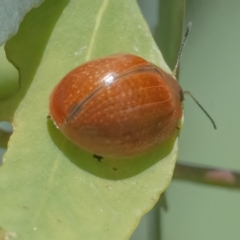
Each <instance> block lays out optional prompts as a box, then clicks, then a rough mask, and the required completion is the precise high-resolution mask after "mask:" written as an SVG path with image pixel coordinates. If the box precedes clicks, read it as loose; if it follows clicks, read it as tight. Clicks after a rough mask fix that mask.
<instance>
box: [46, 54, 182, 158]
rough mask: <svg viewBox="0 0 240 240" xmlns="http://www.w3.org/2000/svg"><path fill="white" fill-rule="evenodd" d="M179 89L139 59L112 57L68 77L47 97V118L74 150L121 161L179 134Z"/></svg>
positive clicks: (180, 106)
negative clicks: (48, 115) (120, 159)
mask: <svg viewBox="0 0 240 240" xmlns="http://www.w3.org/2000/svg"><path fill="white" fill-rule="evenodd" d="M182 100H183V91H182V89H181V87H180V86H179V84H178V82H177V81H176V80H175V79H174V78H173V76H171V75H170V74H168V73H166V72H165V71H163V70H162V69H161V68H159V67H157V66H156V65H154V64H152V63H150V62H148V61H146V60H144V59H143V58H141V57H138V56H135V55H131V54H116V55H111V56H108V57H104V58H100V59H96V60H93V61H90V62H87V63H85V64H83V65H80V66H79V67H77V68H75V69H74V70H72V71H71V72H70V73H68V74H67V75H66V76H65V77H64V78H63V79H62V80H61V82H60V83H59V84H58V85H57V86H56V87H55V89H54V90H53V92H52V94H51V97H50V115H51V118H52V120H53V121H54V123H55V124H56V126H57V127H58V128H59V129H60V131H61V132H62V133H63V134H64V135H65V136H66V137H67V138H69V139H70V140H71V141H72V142H73V143H75V144H76V145H78V146H79V147H81V148H83V149H86V150H88V151H89V152H92V153H93V154H96V155H99V156H102V157H114V158H125V157H131V156H137V155H140V154H142V153H144V152H146V151H148V150H150V149H153V148H154V147H157V146H161V145H162V144H163V143H165V142H166V141H167V140H169V139H170V138H171V137H172V136H173V135H174V134H177V132H178V131H179V126H180V121H181V118H182Z"/></svg>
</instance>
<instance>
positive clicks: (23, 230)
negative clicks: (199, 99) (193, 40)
mask: <svg viewBox="0 0 240 240" xmlns="http://www.w3.org/2000/svg"><path fill="white" fill-rule="evenodd" d="M55 23H56V24H55ZM6 49H7V52H8V57H9V59H10V60H11V61H12V62H13V63H14V65H15V66H16V67H17V68H18V69H19V72H20V80H21V88H20V90H19V92H18V94H16V95H15V97H14V98H12V99H11V100H8V101H4V102H0V119H2V120H6V119H8V120H9V119H10V120H11V119H12V118H13V126H14V133H13V135H12V136H11V138H10V142H9V145H8V150H7V153H6V154H5V158H4V162H3V165H2V166H1V168H0V227H1V228H3V229H5V231H7V232H11V233H13V234H15V236H17V238H18V239H24V240H32V239H34V240H41V239H44V240H45V239H51V240H61V239H62V240H65V239H71V240H74V239H97V240H101V239H103V240H106V239H115V240H118V239H128V238H129V236H130V235H131V234H132V232H133V231H134V229H135V228H136V226H137V224H138V222H139V220H140V218H141V217H142V216H143V214H144V213H146V212H147V211H149V210H150V209H151V208H152V207H153V206H154V204H155V203H156V201H157V200H158V198H159V196H160V194H161V193H162V192H163V191H164V190H165V189H166V188H167V186H168V184H169V182H170V180H171V177H172V173H173V169H174V165H175V160H176V155H177V146H176V145H177V143H176V141H175V138H173V139H171V141H169V142H168V143H166V145H165V146H164V147H163V148H161V149H157V150H154V151H152V152H150V153H146V154H145V155H143V156H140V157H136V158H131V159H126V160H117V159H104V160H103V161H102V162H98V161H97V160H96V159H94V158H93V157H92V154H91V153H88V152H85V151H83V150H81V149H79V148H78V147H76V146H75V145H73V144H72V143H70V142H69V141H68V140H67V139H66V138H65V137H64V136H62V134H61V133H60V132H59V131H58V130H57V129H56V128H55V126H54V125H53V124H52V122H51V121H48V120H47V115H48V101H49V95H50V93H51V91H52V89H53V87H54V86H55V85H56V84H57V83H58V82H59V80H60V79H61V78H62V77H63V76H64V75H65V74H66V73H67V72H68V71H70V70H71V69H73V68H74V67H76V66H77V65H79V64H81V63H84V62H86V61H87V60H90V59H94V58H97V57H102V56H105V55H108V54H113V53H117V52H128V53H133V54H137V55H139V56H142V57H144V58H146V59H148V60H149V61H151V62H153V63H155V64H157V65H159V66H161V67H162V68H163V69H165V70H166V71H168V68H167V67H166V65H165V63H164V61H163V59H162V57H161V54H160V52H159V51H158V49H157V47H156V44H155V42H154V41H153V39H152V36H151V34H150V32H149V29H148V27H147V25H146V23H145V21H144V19H143V17H142V15H141V13H140V11H139V8H138V6H137V3H136V2H135V1H133V0H121V1H115V0H102V1H100V0H99V1H94V2H91V3H90V2H89V0H71V1H69V2H68V1H59V0H48V1H45V2H44V3H43V4H42V5H41V6H40V7H39V8H38V9H36V10H33V11H31V12H30V13H29V14H28V15H27V17H26V18H25V19H24V21H23V23H22V25H21V27H20V31H19V33H18V34H17V35H16V37H14V38H13V39H12V40H11V41H9V43H8V45H7V46H6ZM14 112H15V114H14V117H13V113H14Z"/></svg>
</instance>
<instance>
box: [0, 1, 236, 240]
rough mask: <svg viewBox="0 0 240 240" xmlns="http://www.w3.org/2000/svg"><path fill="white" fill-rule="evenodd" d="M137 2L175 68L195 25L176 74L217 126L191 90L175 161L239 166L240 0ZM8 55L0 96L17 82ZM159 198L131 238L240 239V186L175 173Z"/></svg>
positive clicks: (1, 128) (3, 130)
mask: <svg viewBox="0 0 240 240" xmlns="http://www.w3.org/2000/svg"><path fill="white" fill-rule="evenodd" d="M138 3H139V6H140V8H141V11H142V13H143V15H144V17H145V19H146V21H147V22H148V24H149V27H150V29H151V31H152V34H153V36H154V37H155V39H156V42H157V43H158V45H159V46H160V49H161V51H162V53H163V54H164V57H165V59H166V61H167V63H168V64H169V66H170V67H171V68H172V67H173V66H174V64H175V61H176V60H175V58H176V53H177V52H178V49H179V44H180V41H181V39H180V38H181V32H182V27H183V29H185V28H186V26H187V23H188V22H190V21H191V22H192V24H193V26H192V29H191V32H190V34H189V37H188V39H187V43H186V45H185V48H184V51H183V55H182V58H181V64H180V65H181V66H180V72H179V81H180V84H181V86H182V88H183V89H184V90H189V91H191V93H192V94H193V95H194V96H195V97H196V98H197V99H198V101H199V102H200V103H201V104H202V105H203V106H204V107H205V109H206V110H207V111H208V112H209V113H210V114H211V116H212V117H213V118H214V120H215V121H216V124H217V127H218V129H217V130H214V129H213V127H212V124H211V122H210V121H209V120H208V119H207V117H206V116H205V115H204V113H203V112H202V111H201V110H200V109H199V107H198V106H197V105H196V104H195V103H194V102H193V101H192V100H191V99H190V98H188V96H186V100H185V102H184V109H185V121H184V127H183V130H182V133H181V136H180V146H179V158H178V161H179V162H185V163H190V164H196V165H199V166H208V167H218V168H223V169H229V170H235V171H238V170H240V159H239V158H240V157H239V156H240V146H239V145H240V144H239V143H240V140H239V136H240V129H239V125H238V124H239V122H240V107H239V106H240V77H239V69H240V67H239V65H240V45H239V43H240V27H239V26H240V1H239V0H186V1H183V0H162V1H160V0H138ZM166 3H167V6H166ZM166 26H167V27H166ZM4 58H5V56H4V51H3V48H0V62H1V64H0V77H4V78H9V81H8V83H9V90H8V91H7V92H6V91H4V92H2V91H1V89H3V88H1V85H0V100H3V99H4V98H6V97H8V96H10V95H11V94H14V93H15V91H16V90H17V89H18V81H17V71H16V70H14V69H13V68H12V66H11V65H8V63H7V62H6V61H5V59H4ZM3 68H4V71H3ZM0 84H1V82H0ZM4 88H6V86H4ZM10 132H11V126H10V125H9V124H7V123H0V139H6V138H5V137H2V138H1V136H3V135H4V134H5V136H6V135H9V133H10ZM0 146H1V147H0V159H1V158H2V154H3V152H4V151H5V147H6V143H4V142H1V140H0ZM161 202H162V203H161V204H160V203H158V204H157V205H156V206H155V207H154V209H153V210H152V211H150V212H149V213H148V214H146V215H145V216H144V217H143V218H142V220H141V222H140V225H139V226H138V228H137V229H136V231H135V232H134V234H133V236H132V237H131V240H186V239H194V240H198V239H199V240H200V239H201V240H210V239H211V240H215V239H218V240H226V239H231V240H238V239H240V207H239V206H240V191H239V190H233V189H227V188H220V187H213V186H206V185H201V184H196V183H191V182H184V181H180V180H173V181H172V183H171V184H170V187H169V188H168V189H167V191H166V192H165V194H164V197H161ZM163 206H165V208H164V207H163Z"/></svg>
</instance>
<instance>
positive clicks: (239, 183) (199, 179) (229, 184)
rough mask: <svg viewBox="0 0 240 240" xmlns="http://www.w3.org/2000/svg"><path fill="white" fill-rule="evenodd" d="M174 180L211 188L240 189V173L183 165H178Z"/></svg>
mask: <svg viewBox="0 0 240 240" xmlns="http://www.w3.org/2000/svg"><path fill="white" fill-rule="evenodd" d="M173 179H178V180H184V181H189V182H195V183H200V184H206V185H210V186H219V187H226V188H235V189H239V188H240V172H236V171H230V170H224V169H217V168H209V167H201V166H194V165H190V164H183V163H177V164H176V167H175V170H174V175H173Z"/></svg>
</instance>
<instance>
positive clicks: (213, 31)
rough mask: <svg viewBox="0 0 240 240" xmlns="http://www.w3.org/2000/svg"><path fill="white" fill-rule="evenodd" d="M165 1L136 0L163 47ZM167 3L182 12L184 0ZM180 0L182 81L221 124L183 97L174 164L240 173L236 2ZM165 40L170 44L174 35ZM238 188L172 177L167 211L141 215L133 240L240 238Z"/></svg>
mask: <svg viewBox="0 0 240 240" xmlns="http://www.w3.org/2000/svg"><path fill="white" fill-rule="evenodd" d="M164 2H166V1H158V0H148V1H146V0H139V1H138V3H139V6H140V8H141V10H142V12H143V14H144V17H145V19H146V21H147V22H148V24H149V26H150V28H151V31H152V33H153V36H154V37H155V39H156V41H157V43H158V45H160V46H161V38H159V34H161V33H159V27H160V28H161V24H168V23H163V21H164V19H163V18H162V17H160V14H162V15H163V14H164V13H162V11H163V9H160V8H161V7H162V6H164ZM168 2H171V4H172V5H175V6H178V7H179V11H180V12H181V11H182V10H181V8H182V5H181V4H184V3H183V2H184V1H181V0H168ZM185 4H186V5H185V6H186V9H185V17H184V19H183V20H184V24H183V25H184V26H183V28H184V29H185V28H186V26H187V23H188V22H190V21H191V22H192V24H193V25H192V29H191V32H190V34H189V36H188V39H187V43H186V45H185V48H184V51H183V55H182V58H181V62H180V63H181V64H180V72H179V81H180V84H181V86H182V88H183V89H184V90H189V91H191V93H192V94H193V95H194V96H195V97H196V98H197V99H198V100H199V102H200V103H201V104H202V105H203V106H204V107H205V109H206V110H207V111H208V112H209V113H210V114H211V116H212V117H213V118H214V120H215V121H216V124H217V128H218V129H217V130H214V129H213V127H212V125H211V122H210V121H209V120H208V119H207V117H206V116H205V115H204V114H203V112H202V111H201V110H200V109H199V108H198V106H197V105H196V104H195V103H194V102H193V101H192V100H191V99H190V98H189V97H188V96H186V99H185V102H184V109H185V117H184V118H185V120H184V127H183V130H182V132H181V136H180V144H179V158H178V162H185V163H191V164H197V165H200V166H201V165H203V166H209V167H218V168H224V169H231V170H235V171H238V170H239V171H240V140H239V136H240V129H239V127H238V126H239V123H240V76H239V69H240V27H239V26H240V1H238V0H228V1H227V0H186V1H185ZM166 12H167V13H168V9H166ZM168 14H169V15H170V13H168ZM174 14H175V17H174ZM174 14H173V16H169V19H170V20H169V21H170V22H169V24H170V25H171V24H173V25H174V24H175V25H177V23H174V21H178V22H179V21H180V20H181V18H180V17H179V15H178V13H177V12H175V13H174ZM162 15H161V16H162ZM176 18H177V19H178V20H176ZM161 21H162V23H161ZM173 28H174V26H173ZM172 36H173V35H172ZM176 37H177V36H176ZM163 41H166V40H165V39H163ZM168 41H169V44H171V43H170V41H171V39H168ZM162 44H163V43H162ZM161 50H162V49H161ZM162 52H163V54H164V51H162ZM168 55H169V53H168ZM164 57H165V59H166V60H168V58H169V56H164ZM168 64H169V65H170V66H171V65H172V64H173V63H171V62H168ZM239 190H240V189H239ZM239 190H232V189H226V188H220V187H213V186H206V185H205V186H204V185H201V184H195V183H190V182H184V181H179V180H173V181H172V183H171V184H170V186H169V188H168V189H167V191H166V192H165V200H166V204H167V208H168V209H167V210H164V209H163V207H161V206H160V204H158V205H157V206H155V208H154V209H153V210H152V211H151V212H149V213H148V214H147V215H145V216H144V217H143V219H142V220H141V223H140V225H139V227H138V228H137V230H136V231H135V233H134V234H133V236H132V238H131V240H186V239H194V240H200V239H201V240H210V239H211V240H213V239H214V240H215V239H218V240H226V239H231V240H238V239H240V191H239Z"/></svg>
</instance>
